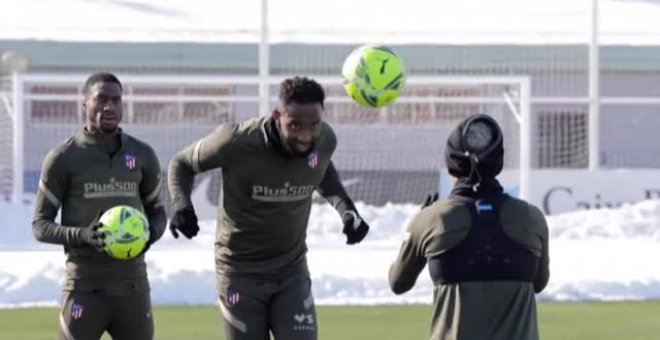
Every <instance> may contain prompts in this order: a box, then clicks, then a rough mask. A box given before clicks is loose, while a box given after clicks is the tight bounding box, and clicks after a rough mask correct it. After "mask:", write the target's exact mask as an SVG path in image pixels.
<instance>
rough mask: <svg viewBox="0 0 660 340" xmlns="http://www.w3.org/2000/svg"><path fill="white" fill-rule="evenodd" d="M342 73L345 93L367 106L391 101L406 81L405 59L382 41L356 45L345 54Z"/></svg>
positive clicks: (384, 104) (379, 105)
mask: <svg viewBox="0 0 660 340" xmlns="http://www.w3.org/2000/svg"><path fill="white" fill-rule="evenodd" d="M342 75H343V77H344V89H346V93H348V95H349V96H351V98H353V100H355V101H356V102H357V103H358V104H360V105H362V106H366V107H383V106H386V105H389V104H392V103H393V102H394V101H395V100H396V99H397V98H398V97H399V95H400V94H401V91H403V87H404V85H405V83H406V73H405V69H404V67H403V62H402V61H401V59H400V58H399V57H398V56H397V55H396V53H395V52H394V51H392V50H391V49H390V48H389V47H386V46H381V45H364V46H360V47H358V48H356V49H355V50H354V51H353V52H352V53H351V54H349V55H348V57H346V60H345V61H344V66H343V67H342Z"/></svg>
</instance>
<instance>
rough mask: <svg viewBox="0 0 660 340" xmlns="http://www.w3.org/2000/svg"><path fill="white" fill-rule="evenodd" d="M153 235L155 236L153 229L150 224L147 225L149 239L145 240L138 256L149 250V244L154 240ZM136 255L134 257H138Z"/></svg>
mask: <svg viewBox="0 0 660 340" xmlns="http://www.w3.org/2000/svg"><path fill="white" fill-rule="evenodd" d="M155 237H156V236H154V232H153V230H152V229H151V226H150V227H149V240H147V243H146V244H145V245H144V249H142V251H141V252H140V254H139V255H138V256H140V255H143V254H144V253H146V252H147V251H148V250H149V248H151V245H152V244H154V243H155V242H156V241H155V240H154V238H155ZM138 256H136V257H138Z"/></svg>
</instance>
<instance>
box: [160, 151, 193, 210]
mask: <svg viewBox="0 0 660 340" xmlns="http://www.w3.org/2000/svg"><path fill="white" fill-rule="evenodd" d="M187 151H188V150H184V151H183V152H181V153H179V154H178V155H177V156H176V157H174V159H172V161H171V162H170V165H169V169H168V175H167V184H168V187H169V191H170V197H171V199H172V206H173V207H174V209H183V208H186V207H192V201H191V198H190V195H191V193H192V189H193V185H194V183H195V171H194V170H193V167H192V165H191V163H190V162H189V161H188V160H189V159H190V156H189V155H188V152H187Z"/></svg>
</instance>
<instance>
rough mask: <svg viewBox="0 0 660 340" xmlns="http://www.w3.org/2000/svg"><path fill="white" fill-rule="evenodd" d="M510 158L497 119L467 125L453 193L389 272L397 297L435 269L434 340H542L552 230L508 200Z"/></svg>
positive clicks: (415, 232) (420, 220)
mask: <svg viewBox="0 0 660 340" xmlns="http://www.w3.org/2000/svg"><path fill="white" fill-rule="evenodd" d="M503 156H504V148H503V143H502V132H501V130H500V128H499V126H498V125H497V122H496V121H495V120H494V119H492V118H491V117H489V116H487V115H473V116H470V117H468V118H467V119H465V120H464V121H463V122H461V123H460V124H459V125H458V127H457V128H456V129H455V130H454V131H453V132H452V134H451V135H450V136H449V139H448V140H447V149H446V157H445V159H446V163H447V168H448V170H449V173H450V174H451V175H452V176H454V177H455V178H456V179H457V181H456V183H455V185H454V189H453V190H452V193H451V195H450V196H449V198H447V199H446V200H442V201H438V202H435V200H437V194H436V195H435V196H432V197H429V198H428V199H427V201H426V203H425V204H424V206H423V209H422V211H420V212H419V213H417V214H416V215H415V216H414V217H413V218H412V220H411V222H410V225H409V226H408V229H407V232H406V237H405V239H404V241H403V243H402V245H401V250H400V252H399V256H398V257H397V259H396V261H394V263H393V264H392V267H391V269H390V273H389V280H390V285H391V288H392V291H394V293H396V294H402V293H404V292H406V291H408V290H409V289H411V288H412V287H413V285H414V284H415V281H416V280H417V277H418V276H419V274H420V272H421V271H422V269H423V268H424V266H425V265H426V264H428V267H429V273H430V275H431V279H432V280H433V282H434V283H435V291H434V294H433V301H434V305H435V307H434V311H433V317H432V328H431V339H433V340H449V339H452V340H453V339H471V340H472V339H477V340H480V339H484V340H537V339H538V338H539V334H538V326H537V318H536V301H535V299H534V294H535V293H539V292H541V291H542V290H543V289H544V288H545V286H546V284H547V283H548V279H549V277H550V272H549V261H550V260H549V251H548V227H547V225H546V222H545V218H544V217H543V214H542V213H541V211H540V210H539V209H538V208H536V207H534V206H532V205H530V204H528V203H527V202H525V201H523V200H519V199H517V198H513V197H509V196H508V195H507V194H505V193H503V192H502V187H501V186H500V184H499V182H498V181H497V179H496V178H495V176H497V175H498V174H499V173H500V171H501V170H502V166H503Z"/></svg>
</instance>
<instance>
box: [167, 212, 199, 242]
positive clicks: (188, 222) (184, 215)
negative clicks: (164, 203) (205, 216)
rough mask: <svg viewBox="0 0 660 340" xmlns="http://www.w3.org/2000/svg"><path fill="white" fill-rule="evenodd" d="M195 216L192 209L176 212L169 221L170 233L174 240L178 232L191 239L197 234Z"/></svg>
mask: <svg viewBox="0 0 660 340" xmlns="http://www.w3.org/2000/svg"><path fill="white" fill-rule="evenodd" d="M197 222H198V221H197V215H196V214H195V210H194V209H193V208H184V209H180V210H177V211H176V212H175V213H174V215H173V216H172V218H171V219H170V232H171V233H172V236H174V238H179V232H181V233H182V234H183V235H184V236H185V237H187V238H189V239H191V238H193V237H195V236H197V233H199V225H198V224H197Z"/></svg>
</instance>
